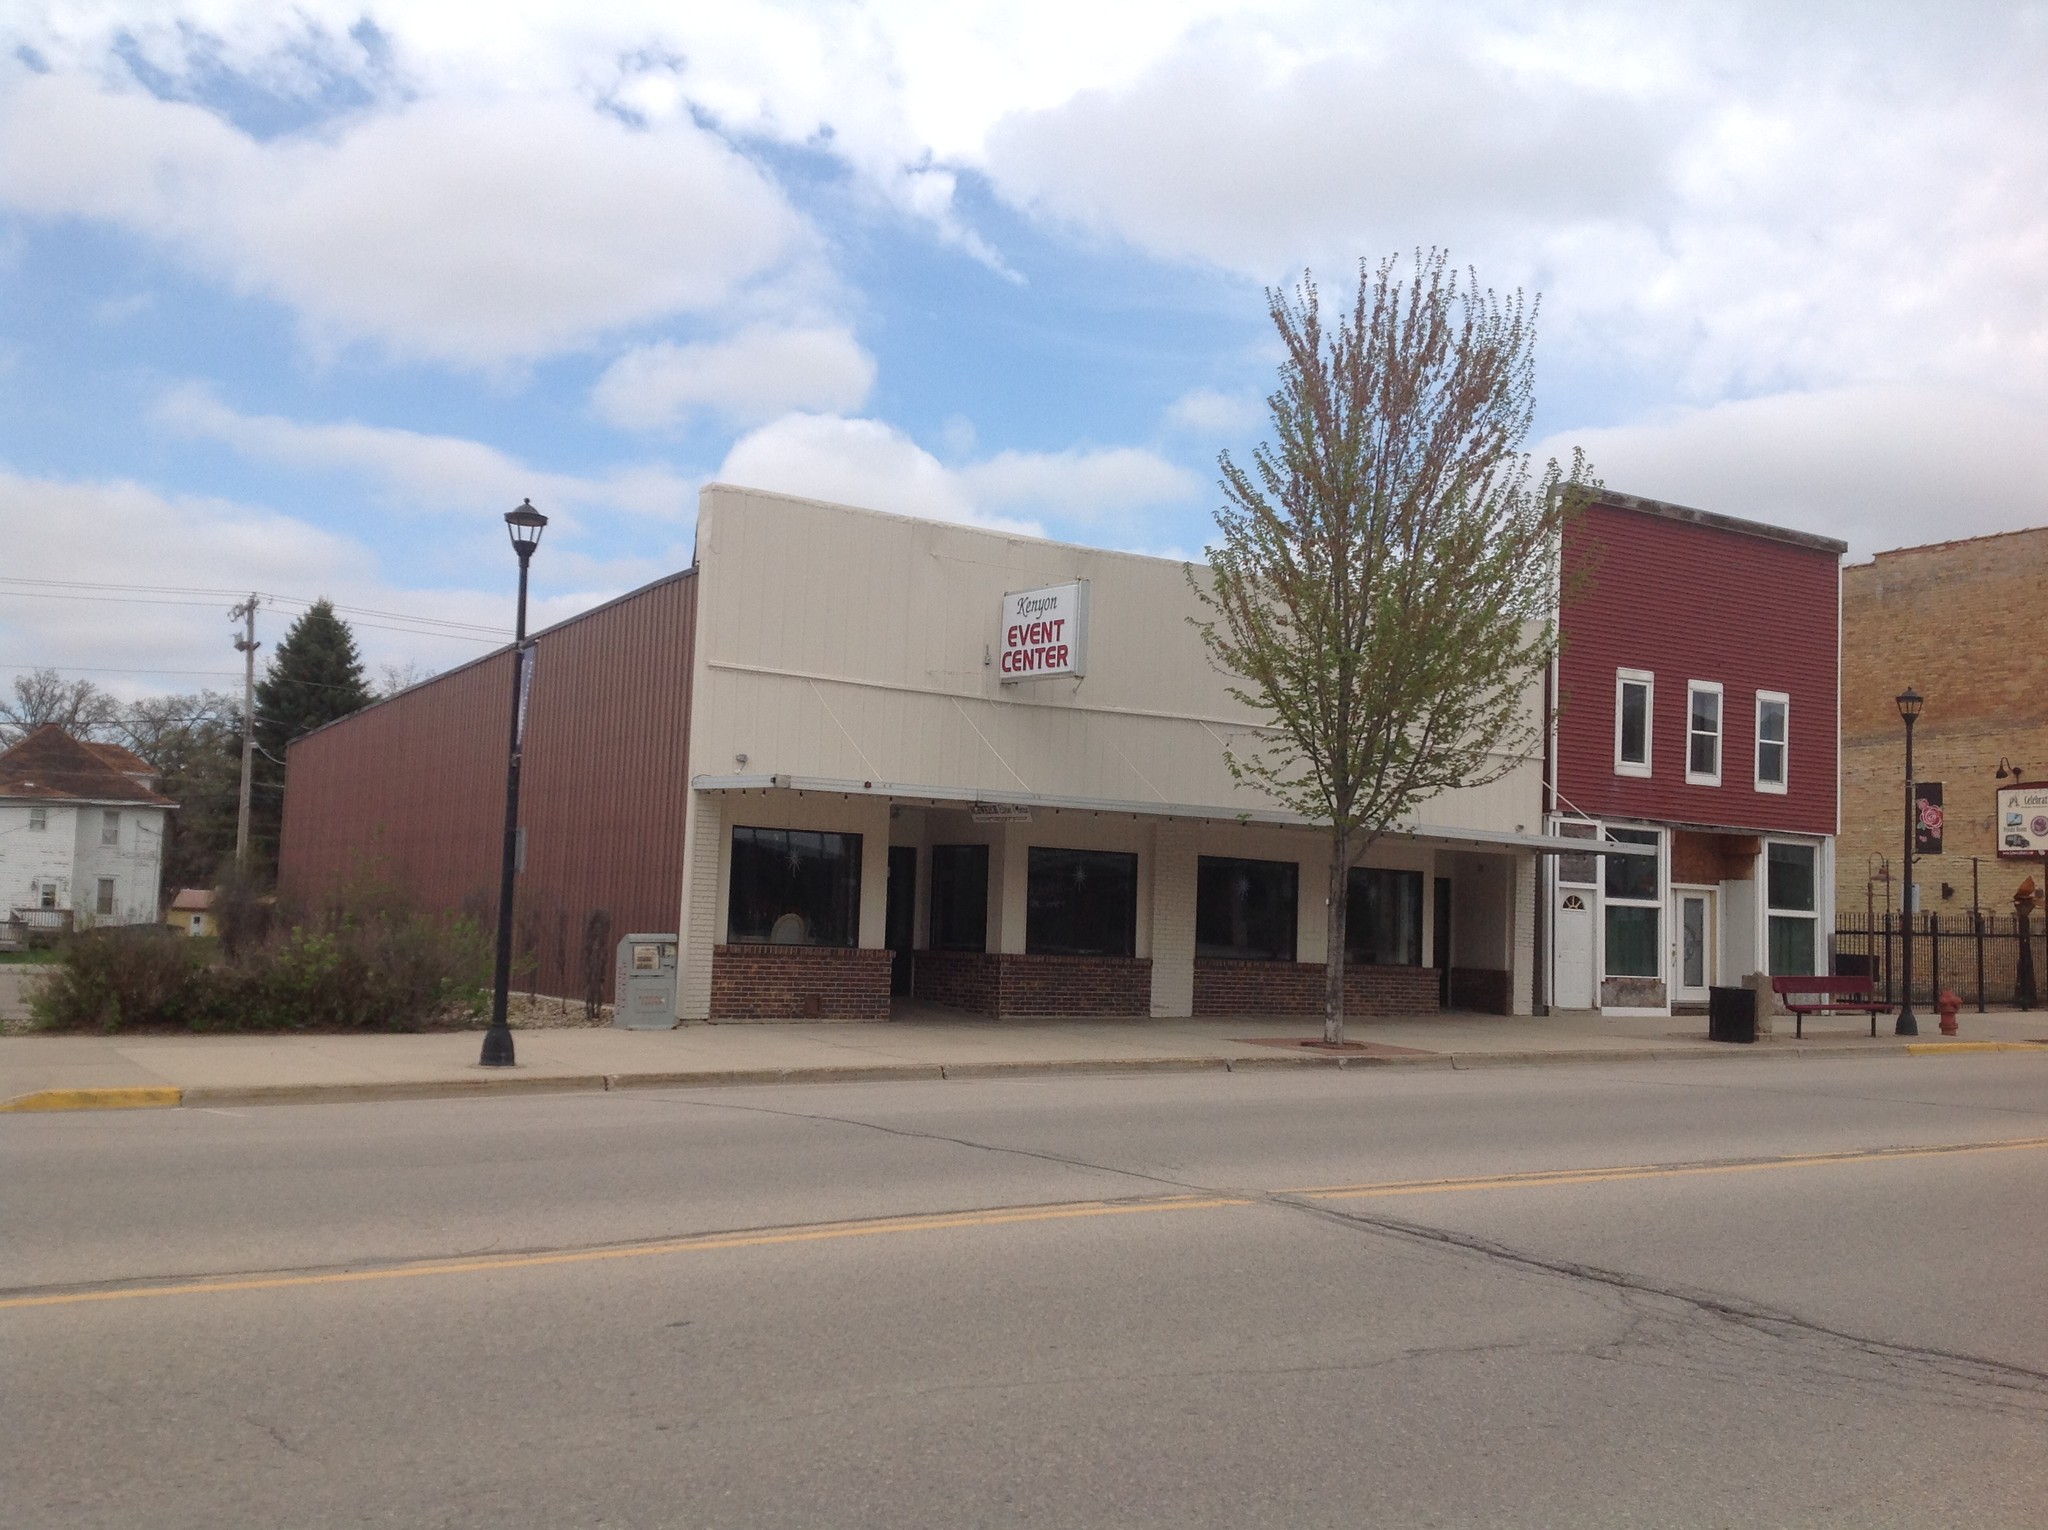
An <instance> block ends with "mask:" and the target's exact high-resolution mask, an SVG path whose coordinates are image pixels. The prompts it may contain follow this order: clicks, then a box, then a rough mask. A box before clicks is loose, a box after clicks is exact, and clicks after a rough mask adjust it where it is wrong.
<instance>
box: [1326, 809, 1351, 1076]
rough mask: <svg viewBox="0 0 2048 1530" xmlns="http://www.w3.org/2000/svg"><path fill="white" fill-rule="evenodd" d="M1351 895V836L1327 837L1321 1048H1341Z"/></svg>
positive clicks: (1334, 835) (1334, 834)
mask: <svg viewBox="0 0 2048 1530" xmlns="http://www.w3.org/2000/svg"><path fill="white" fill-rule="evenodd" d="M1350 891H1351V836H1350V835H1349V834H1346V833H1342V832H1338V831H1332V833H1331V835H1330V896H1329V899H1328V903H1329V910H1330V928H1329V932H1328V941H1329V943H1328V946H1327V947H1326V949H1325V954H1324V957H1323V1045H1324V1046H1329V1047H1341V1046H1342V1045H1344V937H1345V934H1346V929H1345V925H1346V909H1347V900H1348V899H1349V896H1350Z"/></svg>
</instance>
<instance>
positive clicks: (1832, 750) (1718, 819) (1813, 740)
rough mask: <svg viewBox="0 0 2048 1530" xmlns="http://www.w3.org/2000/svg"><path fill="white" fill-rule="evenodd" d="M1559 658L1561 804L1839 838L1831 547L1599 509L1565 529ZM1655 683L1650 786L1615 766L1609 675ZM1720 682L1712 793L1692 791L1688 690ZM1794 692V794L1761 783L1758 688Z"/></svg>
mask: <svg viewBox="0 0 2048 1530" xmlns="http://www.w3.org/2000/svg"><path fill="white" fill-rule="evenodd" d="M1564 554H1565V567H1566V568H1567V570H1579V569H1583V570H1587V571H1588V572H1587V575H1586V577H1585V579H1584V580H1583V582H1577V583H1576V585H1575V584H1574V582H1572V581H1570V580H1569V579H1568V583H1567V592H1568V598H1567V600H1566V601H1565V604H1564V609H1563V616H1562V627H1563V632H1564V652H1563V655H1562V657H1561V658H1560V659H1559V661H1558V679H1559V685H1558V690H1559V699H1560V703H1561V708H1562V710H1561V712H1560V714H1559V717H1558V754H1559V770H1558V788H1559V790H1560V791H1561V792H1562V794H1563V796H1564V798H1565V802H1564V804H1563V806H1565V807H1566V808H1568V809H1569V808H1574V807H1575V808H1577V809H1579V810H1580V811H1582V812H1585V813H1589V814H1592V815H1594V816H1607V815H1612V816H1615V817H1629V818H1644V819H1652V820H1662V821H1666V822H1677V823H1693V824H1704V825H1710V826H1725V827H1729V828H1743V829H1781V830H1787V831H1790V832H1794V833H1803V834H1832V833H1834V831H1835V783H1836V748H1837V725H1836V717H1837V714H1836V686H1837V654H1838V649H1839V642H1840V638H1839V632H1840V627H1839V610H1840V607H1839V588H1840V579H1841V571H1840V560H1839V558H1838V557H1837V556H1836V555H1835V554H1833V553H1830V552H1824V551H1820V550H1818V549H1813V548H1806V547H1798V546H1794V545H1792V544H1790V543H1786V542H1776V541H1771V540H1769V539H1767V538H1763V537H1757V536H1749V535H1745V534H1743V533H1741V532H1736V531H1728V530H1724V529H1722V528H1719V527H1714V526H1702V525H1695V524H1692V523H1690V522H1686V521H1677V520H1667V519H1665V518H1664V517H1661V516H1657V515H1650V514H1646V513H1643V512H1641V511H1633V510H1623V509H1619V508H1616V507H1613V506H1606V505H1597V504H1596V505H1594V506H1592V507H1590V508H1589V509H1588V510H1587V511H1586V512H1585V514H1584V515H1582V516H1581V517H1579V519H1578V520H1577V521H1575V522H1574V523H1573V525H1572V526H1571V528H1570V529H1569V530H1568V531H1567V533H1566V536H1565V545H1564ZM1617 669H1644V670H1649V671H1651V672H1652V673H1654V674H1655V675H1656V677H1657V681H1656V690H1655V700H1654V703H1653V707H1654V710H1653V714H1652V717H1651V736H1650V737H1651V742H1650V760H1651V765H1652V768H1653V769H1654V770H1655V775H1653V776H1651V777H1650V778H1648V779H1643V778H1640V777H1633V776H1618V775H1616V774H1615V773H1614V672H1615V670H1617ZM1690 680H1718V681H1720V682H1721V684H1722V686H1723V687H1724V690H1723V694H1722V703H1721V705H1722V736H1721V785H1719V786H1688V785H1686V782H1685V757H1686V742H1687V740H1686V707H1687V698H1686V682H1687V681H1690ZM1760 690H1764V691H1783V692H1785V693H1786V694H1787V695H1789V696H1790V697H1791V698H1792V708H1791V749H1790V761H1791V768H1790V776H1789V783H1788V784H1789V790H1788V791H1787V792H1786V793H1785V794H1784V795H1782V796H1780V795H1776V794H1773V793H1768V792H1759V791H1757V790H1756V788H1755V784H1754V779H1755V758H1756V753H1755V751H1756V693H1757V692H1758V691H1760Z"/></svg>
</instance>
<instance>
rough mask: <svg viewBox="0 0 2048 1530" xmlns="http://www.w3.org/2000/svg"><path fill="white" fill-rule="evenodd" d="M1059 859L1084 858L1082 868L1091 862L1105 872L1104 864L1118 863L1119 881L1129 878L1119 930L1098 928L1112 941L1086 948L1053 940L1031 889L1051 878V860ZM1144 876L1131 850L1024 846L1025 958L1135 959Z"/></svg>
mask: <svg viewBox="0 0 2048 1530" xmlns="http://www.w3.org/2000/svg"><path fill="white" fill-rule="evenodd" d="M1061 856H1072V857H1082V858H1085V861H1084V862H1083V864H1085V863H1086V862H1093V863H1095V864H1097V865H1098V866H1101V867H1102V868H1103V869H1104V870H1107V869H1109V867H1108V864H1107V863H1109V862H1111V861H1114V862H1116V863H1117V865H1116V868H1115V869H1116V872H1117V874H1118V875H1119V876H1120V877H1121V876H1128V878H1129V886H1130V898H1129V905H1128V907H1127V908H1125V909H1123V910H1121V911H1120V912H1121V914H1122V916H1123V917H1122V918H1121V919H1120V921H1119V926H1120V927H1119V928H1117V929H1115V930H1110V929H1109V928H1108V926H1107V924H1106V923H1103V924H1098V925H1097V929H1099V930H1101V931H1102V932H1103V933H1105V934H1113V935H1115V936H1116V937H1117V938H1116V939H1115V940H1108V941H1100V942H1098V943H1097V944H1096V945H1095V946H1094V947H1089V946H1086V945H1084V944H1081V943H1079V942H1071V943H1067V944H1061V943H1059V942H1057V941H1055V940H1054V939H1053V938H1052V937H1053V934H1054V931H1053V930H1051V929H1049V928H1048V926H1047V923H1046V922H1045V921H1044V920H1043V919H1042V918H1041V917H1040V908H1041V904H1040V901H1039V899H1038V898H1037V897H1035V896H1033V894H1032V887H1033V884H1034V883H1037V882H1038V880H1039V877H1040V876H1041V874H1045V875H1048V876H1049V875H1050V868H1051V866H1052V865H1053V864H1054V858H1056V857H1061ZM1042 869H1043V870H1042ZM1143 874H1144V873H1143V867H1142V865H1141V863H1140V862H1139V859H1138V854H1137V852H1136V851H1134V850H1097V849H1094V848H1092V847H1089V846H1084V845H1028V846H1026V847H1025V852H1024V952H1025V954H1026V955H1027V956H1089V957H1107V958H1112V959H1117V960H1124V961H1129V960H1132V959H1134V958H1135V957H1136V956H1137V954H1138V899H1139V892H1140V878H1141V877H1142V876H1143Z"/></svg>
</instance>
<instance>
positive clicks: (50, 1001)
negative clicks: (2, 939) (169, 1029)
mask: <svg viewBox="0 0 2048 1530" xmlns="http://www.w3.org/2000/svg"><path fill="white" fill-rule="evenodd" d="M190 947H191V942H189V941H184V940H179V939H177V938H176V937H175V936H168V935H163V934H159V933H157V931H156V930H155V929H153V928H150V929H99V930H89V931H87V932H85V933H84V934H80V935H74V936H73V937H72V938H71V939H70V940H68V941H66V942H65V943H64V945H63V947H62V948H61V950H60V951H59V952H58V959H57V961H55V962H54V963H52V964H51V967H50V972H49V975H48V976H47V977H45V978H44V979H43V981H42V982H40V983H38V984H37V985H36V986H35V988H34V990H33V991H32V992H31V993H30V994H29V1011H30V1013H31V1014H33V1015H34V1016H35V1018H36V1021H37V1023H38V1024H40V1025H42V1026H44V1027H46V1028H47V1029H50V1030H59V1031H122V1030H130V1029H133V1028H135V1027H137V1026H149V1025H183V1024H185V1023H186V1022H187V1018H188V1016H189V1014H190V1013H191V1005H192V1004H193V1002H194V1000H196V999H197V998H199V996H200V992H201V989H202V988H203V987H204V986H205V974H206V968H205V965H204V963H203V962H202V961H201V960H200V959H199V953H197V952H195V951H193V950H191V949H190Z"/></svg>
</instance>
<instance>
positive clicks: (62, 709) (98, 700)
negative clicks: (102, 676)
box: [0, 669, 121, 744]
mask: <svg viewBox="0 0 2048 1530" xmlns="http://www.w3.org/2000/svg"><path fill="white" fill-rule="evenodd" d="M120 715H121V707H120V703H119V702H117V701H115V700H114V698H113V697H111V696H109V695H108V694H107V693H106V692H105V691H103V690H101V689H100V688H99V687H98V686H96V685H94V684H93V683H92V682H91V681H90V680H66V679H65V678H64V677H63V676H62V675H60V674H58V673H57V671H56V670H54V669H38V670H32V671H31V672H30V673H28V674H26V675H16V676H15V677H14V694H13V696H12V697H4V696H0V743H4V744H14V743H18V742H20V741H21V740H22V739H24V738H26V737H27V736H28V735H29V734H31V733H33V732H35V730H36V729H38V728H40V727H42V726H43V725H44V724H45V723H55V724H56V725H57V726H58V727H60V728H62V729H63V730H64V731H65V732H66V733H69V734H70V735H71V736H72V737H73V738H80V739H94V738H104V737H106V736H107V734H108V733H109V732H110V731H111V730H112V729H113V726H114V724H115V723H116V721H118V720H119V718H120Z"/></svg>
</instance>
